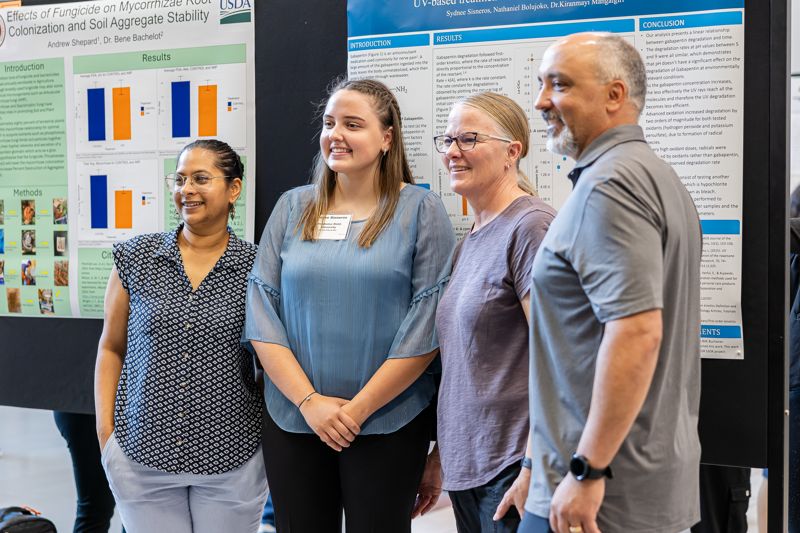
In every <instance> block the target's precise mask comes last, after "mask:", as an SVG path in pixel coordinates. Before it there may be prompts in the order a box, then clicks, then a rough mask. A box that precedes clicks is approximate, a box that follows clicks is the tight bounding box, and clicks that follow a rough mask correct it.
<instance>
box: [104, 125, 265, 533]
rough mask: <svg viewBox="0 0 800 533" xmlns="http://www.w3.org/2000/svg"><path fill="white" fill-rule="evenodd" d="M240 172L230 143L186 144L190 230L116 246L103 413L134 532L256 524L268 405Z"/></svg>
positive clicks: (184, 212) (107, 461) (125, 516)
mask: <svg viewBox="0 0 800 533" xmlns="http://www.w3.org/2000/svg"><path fill="white" fill-rule="evenodd" d="M242 177H243V166H242V162H241V160H240V158H239V156H238V155H237V154H236V152H235V151H233V149H231V147H230V146H228V145H227V144H225V143H223V142H220V141H215V140H200V141H195V142H193V143H191V144H189V145H188V146H186V147H185V148H184V149H183V150H182V151H181V153H180V156H179V158H178V166H177V169H176V172H175V173H174V174H170V175H169V176H167V177H166V183H167V187H168V189H169V191H170V192H171V193H172V196H173V201H174V203H175V207H176V208H177V209H178V212H179V213H180V216H181V219H182V220H183V222H182V224H181V225H180V226H179V227H178V228H177V229H176V230H174V231H170V232H166V233H154V234H148V235H140V236H138V237H135V238H133V239H130V240H128V241H125V242H122V243H119V244H117V245H115V246H114V250H113V256H114V269H113V270H112V272H111V277H110V278H109V281H108V288H107V289H106V300H105V322H104V324H103V333H102V336H101V338H100V344H99V346H98V353H97V366H96V370H95V408H96V412H97V436H98V439H99V441H100V447H101V449H102V454H101V457H102V462H103V466H104V467H105V470H106V475H107V477H108V481H109V485H110V487H111V490H112V492H113V493H114V497H115V498H116V501H117V505H118V507H119V510H120V514H121V516H122V522H123V524H124V525H125V527H126V529H127V530H128V531H130V532H132V533H138V532H147V531H169V532H170V533H184V532H185V533H190V532H195V533H197V532H209V533H212V532H219V531H231V532H236V533H238V532H241V533H252V532H254V531H256V530H257V529H258V523H259V518H260V516H261V510H262V508H263V506H264V501H265V500H266V497H267V494H266V490H267V486H266V476H265V473H264V460H263V458H262V454H261V419H262V403H261V396H260V394H259V391H258V387H257V386H256V384H255V371H254V368H253V360H252V357H251V356H250V355H249V354H248V353H247V351H246V350H244V349H243V347H242V346H241V343H240V339H241V334H242V326H243V324H244V316H245V292H246V289H247V275H248V273H249V272H250V269H251V268H252V266H253V260H254V259H255V255H256V247H255V245H253V244H251V243H248V242H245V241H242V240H239V239H238V238H237V237H236V236H235V235H234V234H233V232H232V231H231V230H230V228H229V227H228V224H227V221H228V216H229V215H233V205H234V203H235V202H236V199H237V198H238V197H239V195H240V193H241V190H242Z"/></svg>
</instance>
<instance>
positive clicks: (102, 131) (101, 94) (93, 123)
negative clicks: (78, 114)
mask: <svg viewBox="0 0 800 533" xmlns="http://www.w3.org/2000/svg"><path fill="white" fill-rule="evenodd" d="M86 94H87V98H88V108H89V113H88V115H89V117H88V118H89V140H90V141H105V140H106V90H105V89H103V88H102V87H101V88H99V89H89V90H87V91H86Z"/></svg>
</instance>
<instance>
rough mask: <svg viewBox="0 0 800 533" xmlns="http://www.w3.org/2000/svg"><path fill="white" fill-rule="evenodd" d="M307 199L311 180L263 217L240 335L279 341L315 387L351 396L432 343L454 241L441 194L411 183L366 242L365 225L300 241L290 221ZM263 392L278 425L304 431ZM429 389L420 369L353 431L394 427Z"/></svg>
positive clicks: (281, 403)
mask: <svg viewBox="0 0 800 533" xmlns="http://www.w3.org/2000/svg"><path fill="white" fill-rule="evenodd" d="M312 195H313V188H312V186H310V185H309V186H305V187H298V188H296V189H293V190H291V191H289V192H287V193H285V194H284V195H283V196H281V198H280V200H278V203H277V205H276V206H275V209H274V210H273V212H272V215H271V216H270V218H269V221H268V222H267V226H266V228H265V229H264V234H263V235H262V237H261V242H260V245H259V249H258V255H257V257H256V262H255V266H254V267H253V272H252V273H251V274H250V279H249V285H248V291H247V317H246V320H245V329H244V334H243V339H244V340H245V341H251V340H255V341H261V342H266V343H274V344H280V345H282V346H286V347H287V348H289V349H290V350H292V353H294V355H295V357H296V358H297V361H298V363H300V366H301V367H302V368H303V371H304V372H305V373H306V375H307V376H308V379H309V380H310V381H311V383H312V384H313V386H314V389H315V390H316V391H317V392H319V393H320V394H323V395H326V396H337V397H340V398H347V399H350V398H353V397H354V396H355V395H356V394H357V393H358V392H359V391H360V390H361V389H362V388H363V387H364V385H366V383H367V382H368V381H369V380H370V378H371V377H372V376H373V374H375V372H376V371H377V370H378V368H379V367H380V366H381V365H382V364H383V363H384V361H386V359H391V358H404V357H415V356H420V355H423V354H426V353H429V352H431V351H432V350H434V349H436V348H438V346H439V342H438V339H437V337H436V331H435V329H434V321H435V315H436V305H437V303H438V302H439V297H440V295H441V291H442V289H443V287H444V285H445V284H446V283H447V280H448V279H449V277H450V256H451V254H452V251H453V247H454V246H455V237H454V235H453V229H452V226H451V224H450V220H449V219H448V216H447V213H446V212H445V210H444V206H443V205H442V201H441V200H440V199H439V197H438V196H436V195H435V194H434V193H432V192H430V191H428V190H427V189H423V188H421V187H416V186H413V185H409V186H406V187H404V188H403V189H402V190H401V191H400V198H399V201H398V204H397V209H396V211H395V214H394V217H393V219H392V220H391V222H390V223H389V224H388V225H387V226H386V227H385V228H384V230H383V232H381V234H380V235H379V236H378V238H377V239H376V240H375V241H374V242H373V244H372V246H371V247H369V248H361V247H359V246H358V235H359V233H360V231H361V228H362V227H363V226H364V222H365V221H353V222H352V223H351V227H350V231H349V232H348V235H347V238H346V239H345V240H341V241H333V240H317V241H303V240H301V232H300V230H299V229H298V221H299V220H300V216H301V215H302V212H303V209H304V208H305V206H306V205H307V204H308V202H309V201H310V200H311V198H312ZM264 391H265V399H266V403H267V409H268V411H269V414H270V415H271V416H272V418H273V420H275V422H276V423H277V424H278V426H280V427H281V428H282V429H284V430H285V431H290V432H293V433H312V430H311V428H310V427H308V425H307V424H306V422H305V420H304V418H303V416H302V415H301V414H300V411H299V410H298V409H297V407H296V406H295V405H294V404H293V403H292V402H290V401H289V400H288V399H287V398H286V397H285V396H284V395H283V394H282V393H281V392H280V390H278V388H277V387H276V386H275V385H274V384H272V382H270V381H269V379H267V380H266V384H265V387H264ZM434 391H435V388H434V379H433V374H432V373H430V372H426V373H424V374H423V375H422V376H420V378H419V379H417V381H416V382H414V383H413V384H412V385H411V386H410V387H409V388H408V389H406V390H405V391H404V392H403V393H401V394H400V395H399V396H398V397H397V398H395V399H394V400H392V401H391V402H389V403H388V404H387V405H385V406H384V407H383V408H381V409H380V410H378V411H377V412H376V413H374V414H373V415H372V416H371V417H369V418H368V419H367V420H366V422H365V423H364V424H362V425H361V434H362V435H369V434H382V433H391V432H394V431H397V430H398V429H400V428H401V427H403V426H404V425H406V424H407V423H408V422H410V421H411V420H412V419H414V417H416V416H417V415H418V414H419V413H420V412H422V410H423V409H424V408H425V407H427V406H428V404H429V403H430V401H431V398H433V394H434Z"/></svg>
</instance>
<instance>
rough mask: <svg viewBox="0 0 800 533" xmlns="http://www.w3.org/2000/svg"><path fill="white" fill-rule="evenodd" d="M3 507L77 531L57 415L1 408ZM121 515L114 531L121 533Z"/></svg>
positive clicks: (437, 513) (435, 522) (439, 532)
mask: <svg viewBox="0 0 800 533" xmlns="http://www.w3.org/2000/svg"><path fill="white" fill-rule="evenodd" d="M0 428H3V430H2V431H0V454H2V455H0V507H5V506H9V505H19V504H24V505H28V506H31V507H33V508H35V509H38V510H39V511H41V512H42V513H43V514H44V515H45V516H47V517H48V518H50V519H51V520H52V521H53V522H54V523H55V524H56V527H57V528H58V530H59V531H61V532H67V531H72V521H73V520H74V517H75V508H74V506H75V488H74V486H73V484H72V467H71V465H70V459H69V453H68V452H67V448H66V445H65V444H64V441H63V439H62V438H61V435H60V434H59V433H58V430H57V429H56V426H55V423H54V422H53V416H52V413H50V412H49V411H40V410H36V409H20V408H15V407H3V406H0ZM761 480H762V477H761V473H760V471H757V470H753V476H752V493H753V499H752V500H751V505H750V508H749V509H748V513H747V514H748V524H749V526H750V528H749V530H750V531H757V529H756V526H755V524H756V521H755V495H756V494H757V493H758V487H759V485H760V483H761ZM120 529H121V527H120V520H119V515H115V516H114V520H113V522H112V527H111V531H112V532H117V531H120ZM412 531H413V533H456V527H455V522H454V520H453V512H452V509H451V508H450V507H449V506H448V505H447V501H446V500H444V501H442V502H441V503H440V506H439V508H437V509H435V510H433V511H431V512H430V513H428V514H427V515H425V516H423V517H421V518H418V519H416V520H414V522H413V525H412Z"/></svg>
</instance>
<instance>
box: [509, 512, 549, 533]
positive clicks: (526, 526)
mask: <svg viewBox="0 0 800 533" xmlns="http://www.w3.org/2000/svg"><path fill="white" fill-rule="evenodd" d="M552 531H553V530H552V529H550V520H549V518H542V517H541V516H536V515H535V514H531V513H529V512H528V511H525V516H524V517H523V518H522V523H521V524H520V525H519V529H518V530H517V532H518V533H552Z"/></svg>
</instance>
